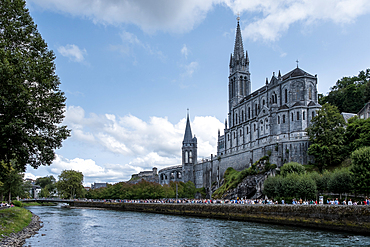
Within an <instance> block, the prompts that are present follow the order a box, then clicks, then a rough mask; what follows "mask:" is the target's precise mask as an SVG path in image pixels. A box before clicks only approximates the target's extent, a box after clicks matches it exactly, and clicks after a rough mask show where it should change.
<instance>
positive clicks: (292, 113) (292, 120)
mask: <svg viewBox="0 0 370 247" xmlns="http://www.w3.org/2000/svg"><path fill="white" fill-rule="evenodd" d="M292 121H294V114H293V112H292Z"/></svg>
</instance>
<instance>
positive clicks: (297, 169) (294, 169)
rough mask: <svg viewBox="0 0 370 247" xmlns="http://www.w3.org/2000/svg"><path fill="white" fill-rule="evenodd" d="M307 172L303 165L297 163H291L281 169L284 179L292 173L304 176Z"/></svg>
mask: <svg viewBox="0 0 370 247" xmlns="http://www.w3.org/2000/svg"><path fill="white" fill-rule="evenodd" d="M305 171H306V169H305V168H304V166H302V165H301V164H299V163H297V162H289V163H286V164H284V165H283V166H282V167H281V168H280V175H282V176H284V177H286V176H287V175H288V174H290V173H296V174H298V175H300V174H304V173H305Z"/></svg>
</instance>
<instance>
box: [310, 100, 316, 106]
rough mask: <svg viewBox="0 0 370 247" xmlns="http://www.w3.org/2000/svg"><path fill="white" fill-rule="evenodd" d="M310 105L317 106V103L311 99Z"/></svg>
mask: <svg viewBox="0 0 370 247" xmlns="http://www.w3.org/2000/svg"><path fill="white" fill-rule="evenodd" d="M308 106H316V103H315V102H313V101H310V103H308Z"/></svg>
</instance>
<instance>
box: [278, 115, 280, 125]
mask: <svg viewBox="0 0 370 247" xmlns="http://www.w3.org/2000/svg"><path fill="white" fill-rule="evenodd" d="M278 124H280V116H278Z"/></svg>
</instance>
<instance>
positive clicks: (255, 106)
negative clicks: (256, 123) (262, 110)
mask: <svg viewBox="0 0 370 247" xmlns="http://www.w3.org/2000/svg"><path fill="white" fill-rule="evenodd" d="M254 109H255V111H256V115H255V116H257V115H258V111H257V104H254Z"/></svg>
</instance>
